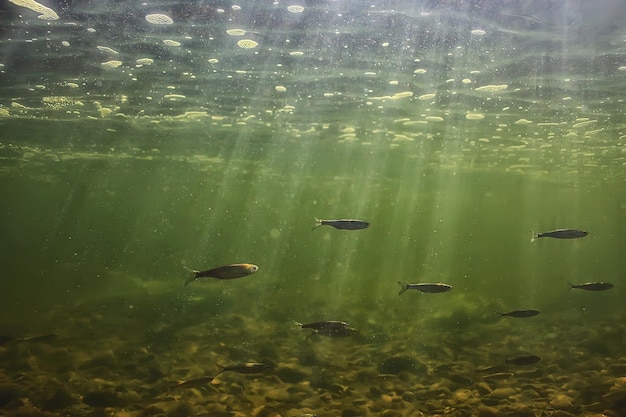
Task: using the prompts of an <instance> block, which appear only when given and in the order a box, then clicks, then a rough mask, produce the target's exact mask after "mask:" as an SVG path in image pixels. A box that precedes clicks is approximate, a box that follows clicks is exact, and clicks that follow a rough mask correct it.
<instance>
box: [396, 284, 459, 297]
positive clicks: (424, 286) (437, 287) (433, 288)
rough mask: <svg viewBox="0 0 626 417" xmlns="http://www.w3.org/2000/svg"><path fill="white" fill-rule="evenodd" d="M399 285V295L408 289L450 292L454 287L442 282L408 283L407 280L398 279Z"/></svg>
mask: <svg viewBox="0 0 626 417" xmlns="http://www.w3.org/2000/svg"><path fill="white" fill-rule="evenodd" d="M398 285H399V286H400V288H401V289H400V292H399V293H398V295H400V294H402V293H404V292H405V291H406V290H418V291H421V292H428V293H437V292H448V291H450V290H451V289H452V285H448V284H442V283H440V282H436V283H433V282H425V283H422V284H407V283H406V282H401V281H398Z"/></svg>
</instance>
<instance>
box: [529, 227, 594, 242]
mask: <svg viewBox="0 0 626 417" xmlns="http://www.w3.org/2000/svg"><path fill="white" fill-rule="evenodd" d="M530 233H531V234H532V238H531V239H530V241H531V242H534V241H535V239H539V238H540V237H552V238H555V239H576V238H579V237H585V236H587V235H588V234H589V233H588V232H585V231H584V230H577V229H557V230H552V231H551V232H543V233H540V232H532V231H531V232H530Z"/></svg>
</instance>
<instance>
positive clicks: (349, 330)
mask: <svg viewBox="0 0 626 417" xmlns="http://www.w3.org/2000/svg"><path fill="white" fill-rule="evenodd" d="M356 333H357V330H356V329H355V328H354V327H343V328H337V329H322V330H315V331H313V333H312V334H313V335H315V336H326V337H349V336H352V335H353V334H356Z"/></svg>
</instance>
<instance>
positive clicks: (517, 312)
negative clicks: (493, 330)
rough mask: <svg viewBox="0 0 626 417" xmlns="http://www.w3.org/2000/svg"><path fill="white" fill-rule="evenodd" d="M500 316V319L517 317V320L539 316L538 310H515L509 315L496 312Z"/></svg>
mask: <svg viewBox="0 0 626 417" xmlns="http://www.w3.org/2000/svg"><path fill="white" fill-rule="evenodd" d="M496 313H498V314H499V315H500V317H515V318H525V317H534V316H536V315H537V314H539V311H538V310H515V311H509V312H508V313H501V312H499V311H496Z"/></svg>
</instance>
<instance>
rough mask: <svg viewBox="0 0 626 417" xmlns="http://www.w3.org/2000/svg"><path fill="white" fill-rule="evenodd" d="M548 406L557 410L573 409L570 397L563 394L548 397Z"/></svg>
mask: <svg viewBox="0 0 626 417" xmlns="http://www.w3.org/2000/svg"><path fill="white" fill-rule="evenodd" d="M550 406H551V407H553V408H555V409H557V410H564V411H568V410H573V409H574V404H573V403H572V399H571V398H570V397H568V396H567V395H565V394H556V395H554V396H552V397H551V398H550Z"/></svg>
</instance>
